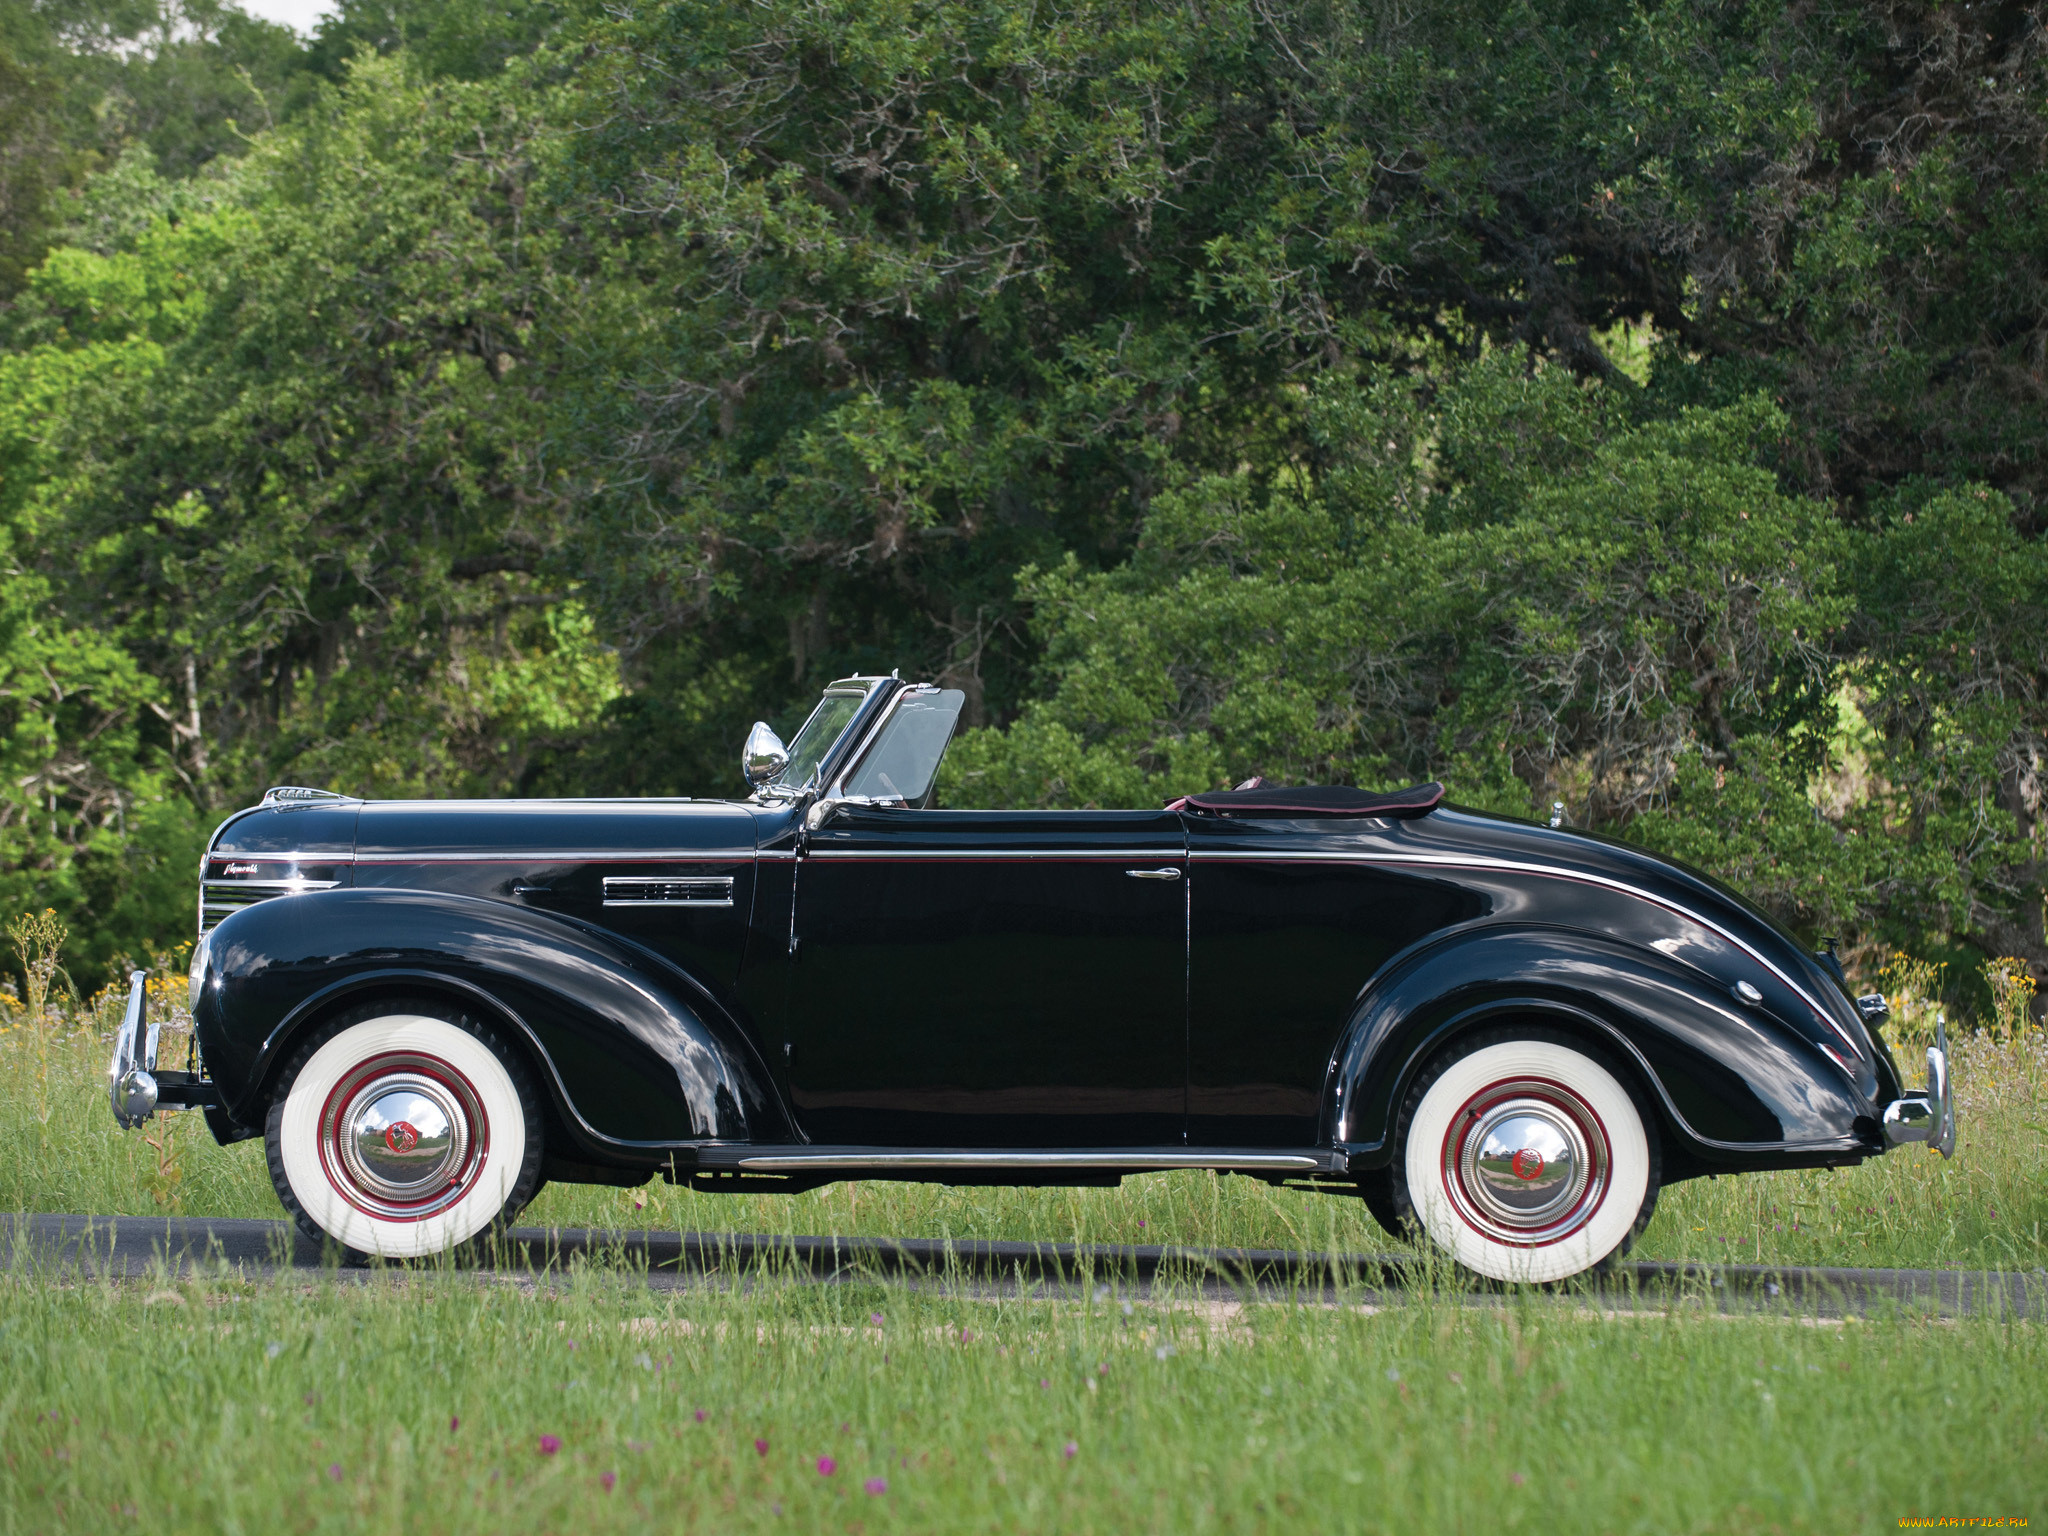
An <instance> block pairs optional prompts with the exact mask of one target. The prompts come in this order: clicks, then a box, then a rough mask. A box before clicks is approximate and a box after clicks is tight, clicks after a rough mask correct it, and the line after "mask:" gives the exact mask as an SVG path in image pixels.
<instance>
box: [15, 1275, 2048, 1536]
mask: <svg viewBox="0 0 2048 1536" xmlns="http://www.w3.org/2000/svg"><path fill="white" fill-rule="evenodd" d="M1459 1300H1460V1298H1459V1297H1458V1296H1457V1295H1456V1294H1455V1293H1451V1294H1444V1295H1439V1294H1437V1293H1434V1292H1432V1291H1429V1290H1427V1289H1424V1290H1422V1291H1420V1292H1418V1293H1416V1294H1414V1295H1413V1296H1411V1298H1410V1299H1409V1300H1407V1301H1406V1302H1404V1303H1402V1304H1400V1305H1398V1306H1395V1307H1392V1308H1390V1309H1388V1310H1384V1311H1379V1312H1373V1311H1369V1310H1365V1309H1362V1308H1359V1307H1357V1306H1340V1307H1326V1306H1322V1305H1289V1304H1284V1303H1282V1304H1253V1305H1248V1306H1243V1307H1237V1306H1230V1305H1217V1304H1214V1303H1206V1304H1205V1303H1198V1302H1196V1301H1195V1300H1194V1299H1193V1298H1190V1299H1189V1300H1188V1302H1187V1303H1186V1304H1183V1305H1180V1306H1175V1305H1171V1304H1165V1305H1161V1304H1145V1303H1140V1304H1137V1305H1134V1306H1133V1305H1126V1304H1123V1303H1122V1302H1121V1300H1120V1299H1119V1298H1118V1297H1117V1296H1116V1295H1114V1294H1112V1293H1109V1292H1108V1291H1107V1288H1104V1289H1102V1290H1099V1291H1096V1292H1093V1293H1090V1295H1089V1296H1088V1297H1086V1298H1084V1299H1080V1300H1075V1301H1061V1302H1044V1301H974V1300H966V1299H957V1298H948V1297H946V1296H943V1295H934V1294H930V1293H923V1294H920V1293H913V1292H906V1291H903V1290H900V1289H884V1288H882V1287H879V1286H866V1285H860V1284H852V1285H841V1286H830V1287H816V1286H813V1287H798V1286H785V1285H780V1284H776V1283H772V1282H768V1283H758V1282H757V1283H755V1284H752V1285H749V1286H746V1287H738V1286H734V1287H729V1288H717V1287H706V1288H703V1289H700V1290H697V1291H694V1292H686V1293H680V1294H678V1293H669V1294H666V1295H663V1296H660V1297H656V1296H651V1295H649V1294H648V1293H647V1292H646V1291H644V1290H643V1289H641V1288H640V1287H638V1286H637V1285H633V1284H631V1283H622V1282H621V1281H618V1280H614V1279H611V1278H608V1277H606V1276H604V1275H601V1274H586V1275H584V1276H583V1277H581V1278H580V1279H578V1280H577V1281H575V1282H574V1283H572V1284H571V1285H569V1286H568V1287H566V1288H565V1289H564V1290H562V1291H542V1292H539V1293H529V1292H525V1291H522V1290H521V1289H519V1288H517V1287H513V1286H502V1285H491V1284H476V1283H468V1282H463V1281H459V1280H453V1279H448V1278H444V1277H439V1276H435V1275H422V1276H411V1277H390V1276H374V1277H372V1278H370V1279H369V1280H368V1281H367V1282H365V1283H363V1284H360V1285H343V1286H319V1287H314V1288H312V1289H311V1290H307V1289H305V1288H303V1287H300V1286H295V1285H292V1284H290V1283H287V1282H282V1281H279V1282H269V1283H262V1284H257V1285H253V1286H252V1285H243V1284H238V1283H228V1282H225V1281H221V1282H212V1283H206V1282H192V1283H185V1284H177V1285H173V1284H168V1283H165V1282H162V1281H159V1282H156V1283H154V1284H150V1283H144V1284H141V1285H135V1284H112V1283H83V1284H72V1285H67V1286H52V1285H46V1284H42V1283H38V1280H37V1278H36V1277H34V1276H26V1275H19V1274H17V1275H14V1276H7V1277H0V1532H6V1533H11V1532H15V1531H31V1530H48V1529H73V1530H109V1529H112V1530H125V1529H131V1528H132V1529H139V1530H149V1531H160V1532H175V1531H186V1530H193V1531H199V1530H204V1531H248V1532H256V1531H267V1530H275V1529H284V1528H289V1529H292V1530H296V1531H314V1532H319V1531H360V1530H366V1529H378V1530H393V1531H399V1530H432V1531H445V1532H451V1533H452V1532H468V1531H477V1532H500V1531H557V1532H559V1531H577V1532H599V1531H608V1530H626V1529H643V1528H658V1529H661V1530H665V1531H681V1532H696V1531H719V1532H725V1531H749V1530H778V1531H780V1530H792V1531H812V1530H820V1529H827V1528H830V1529H834V1530H840V1529H844V1530H847V1531H850V1532H870V1531H872V1532H885V1531H892V1530H912V1529H943V1530H948V1531H955V1530H958V1531H1045V1530H1059V1531H1074V1532H1093V1531H1105V1532H1107V1531H1115V1532H1125V1531H1133V1530H1145V1531H1173V1532H1207V1531H1221V1530H1239V1529H1252V1530H1261V1529H1274V1530H1280V1529H1287V1530H1309V1531H1324V1530H1345V1531H1364V1532H1401V1533H1404V1536H1405V1533H1408V1532H1412V1531H1482V1530H1512V1529H1526V1530H1544V1529H1572V1530H1577V1529H1597V1530H1630V1531H1657V1532H1666V1531H1686V1532H1710V1531H1731V1532H1750V1531H1759V1530H1783V1531H1816V1532H1828V1533H1835V1532H1843V1531H1855V1530H1876V1529H1880V1528H1883V1529H1891V1528H1895V1525H1896V1522H1897V1521H1898V1520H1899V1519H1900V1518H1901V1517H1903V1516H1911V1515H1933V1516H1940V1515H2008V1516H2010V1515H2020V1516H2026V1515H2032V1514H2036V1513H2038V1512H2039V1511H2040V1510H2041V1505H2042V1498H2043V1494H2044V1492H2048V1340H2044V1333H2043V1329H2042V1328H2041V1327H2040V1326H2039V1325H2038V1324H2028V1323H2015V1322H2011V1321H2000V1320H1995V1319H1988V1318H1970V1319H1965V1320H1962V1321H1960V1322H1953V1323H1946V1324H1932V1323H1928V1322H1925V1321H1921V1320H1917V1319H1914V1318H1910V1317H1893V1318H1889V1319H1880V1320H1876V1321H1870V1322H1861V1323H1851V1324H1847V1325H1835V1326H1799V1325H1798V1324H1797V1322H1796V1320H1793V1319H1790V1318H1784V1319H1776V1318H1754V1317H1741V1318H1732V1319H1731V1318H1716V1317H1713V1316H1711V1315H1706V1314H1699V1313H1692V1312H1688V1311H1686V1310H1684V1309H1678V1310H1675V1311H1673V1312H1670V1313H1665V1314H1649V1315H1644V1316H1639V1317H1624V1318H1619V1319H1614V1318H1603V1317H1602V1316H1601V1315H1600V1314H1598V1313H1596V1312H1591V1311H1587V1310H1582V1309H1578V1308H1575V1307H1574V1306H1573V1305H1571V1304H1570V1303H1569V1301H1560V1300H1554V1299H1545V1300H1542V1301H1534V1300H1529V1299H1523V1300H1521V1301H1518V1302H1511V1303H1510V1304H1509V1305H1507V1306H1506V1307H1503V1308H1474V1307H1468V1306H1463V1305H1459V1304H1458V1303H1459Z"/></svg>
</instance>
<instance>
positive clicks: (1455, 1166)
mask: <svg viewBox="0 0 2048 1536" xmlns="http://www.w3.org/2000/svg"><path fill="white" fill-rule="evenodd" d="M1401 1119H1402V1126H1401V1134H1400V1140H1399V1144H1398V1148H1397V1151H1396V1154H1395V1162H1394V1166H1393V1167H1392V1168H1390V1169H1389V1170H1388V1184H1389V1185H1391V1186H1392V1188H1391V1189H1390V1190H1388V1193H1390V1194H1392V1196H1393V1204H1394V1207H1395V1211H1396V1213H1397V1215H1398V1217H1399V1218H1400V1219H1401V1220H1402V1221H1403V1224H1406V1225H1412V1226H1414V1227H1419V1228H1420V1229H1421V1232H1422V1234H1423V1235H1424V1236H1426V1237H1427V1238H1428V1240H1429V1242H1430V1243H1431V1245H1432V1246H1434V1247H1435V1248H1437V1249H1439V1250H1440V1251H1441V1252H1443V1253H1445V1254H1448V1255H1449V1256H1450V1257H1451V1258H1452V1259H1454V1260H1456V1261H1457V1262H1458V1263H1459V1264H1460V1265H1462V1266H1463V1267H1464V1268H1466V1269H1469V1270H1471V1271H1473V1272H1474V1273H1476V1274H1479V1275H1483V1276H1485V1277H1486V1278H1488V1279H1490V1280H1502V1281H1520V1282H1524V1283H1538V1284H1540V1283H1546V1282H1551V1281H1557V1280H1566V1279H1569V1278H1570V1277H1571V1276H1573V1275H1577V1274H1582V1273H1584V1272H1585V1271H1587V1270H1589V1269H1593V1268H1595V1267H1596V1266H1598V1265H1601V1264H1603V1263H1605V1262H1606V1261H1608V1260H1610V1259H1612V1258H1614V1257H1616V1256H1617V1255H1619V1254H1620V1253H1622V1252H1623V1251H1625V1250H1626V1248H1627V1247H1628V1245H1629V1243H1630V1242H1632V1241H1633V1240H1634V1239H1635V1237H1636V1236H1637V1234H1639V1233H1640V1232H1641V1231H1642V1229H1643V1228H1644V1227H1645V1226H1647V1225H1648V1224H1649V1220H1650V1216H1651V1213H1652V1212H1653V1211H1654V1210H1655V1208H1656V1201H1657V1184H1658V1175H1659V1171H1660V1170H1659V1154H1658V1146H1657V1139H1656V1129H1655V1125H1654V1123H1653V1122H1652V1121H1651V1119H1650V1117H1649V1116H1648V1115H1647V1114H1646V1113H1645V1111H1644V1109H1643V1107H1642V1106H1641V1105H1640V1103H1639V1102H1638V1100H1637V1098H1636V1096H1635V1095H1634V1094H1633V1093H1631V1092H1630V1090H1629V1087H1628V1085H1627V1084H1626V1083H1625V1082H1624V1081H1623V1080H1622V1078H1621V1077H1620V1075H1619V1073H1618V1071H1617V1070H1616V1069H1615V1068H1614V1067H1613V1066H1612V1065H1611V1064H1610V1063H1609V1062H1607V1061H1606V1060H1605V1059H1604V1058H1602V1057H1600V1056H1598V1055H1596V1054H1595V1053H1594V1052H1593V1051H1592V1050H1591V1049H1590V1048H1587V1047H1585V1046H1583V1045H1581V1044H1579V1043H1577V1042H1574V1041H1570V1040H1567V1039H1566V1038H1563V1037H1558V1036H1552V1035H1549V1034H1501V1033H1491V1034H1488V1035H1484V1036H1480V1037H1478V1038H1476V1039H1474V1040H1471V1041H1469V1042H1466V1043H1465V1044H1464V1045H1462V1046H1461V1047H1456V1048H1453V1050H1451V1051H1450V1052H1448V1053H1446V1055H1444V1056H1442V1057H1439V1058H1438V1059H1437V1061H1435V1062H1433V1063H1432V1064H1431V1065H1430V1067H1429V1068H1428V1069H1427V1070H1426V1071H1424V1073H1423V1074H1422V1076H1421V1077H1420V1078H1419V1079H1418V1081H1417V1082H1416V1084H1415V1086H1414V1087H1413V1088H1412V1089H1411V1090H1410V1093H1409V1095H1408V1098H1407V1102H1406V1103H1405V1104H1404V1106H1403V1113H1402V1117H1401Z"/></svg>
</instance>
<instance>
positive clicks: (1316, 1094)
mask: <svg viewBox="0 0 2048 1536" xmlns="http://www.w3.org/2000/svg"><path fill="white" fill-rule="evenodd" d="M1338 826H1339V830H1334V831H1333V830H1328V824H1322V825H1321V826H1319V825H1318V824H1316V823H1313V822H1289V821H1286V820H1279V819H1276V820H1270V821H1262V820H1238V819H1226V818H1221V817H1215V816H1199V817H1198V816H1190V817H1189V818H1188V831H1187V836H1188V846H1189V852H1190V855H1191V859H1192V870H1191V876H1192V886H1193V888H1192V890H1191V892H1190V895H1191V897H1192V900H1191V902H1190V905H1189V959H1188V977H1189V1007H1188V1137H1189V1140H1190V1141H1191V1142H1193V1143H1194V1144H1195V1145H1197V1146H1218V1147H1307V1146H1313V1145H1316V1144H1317V1143H1318V1142H1319V1141H1320V1140H1321V1138H1322V1135H1323V1128H1322V1109H1323V1103H1324V1097H1325V1095H1326V1094H1327V1092H1328V1090H1329V1086H1330V1081H1329V1074H1330V1066H1331V1060H1332V1056H1333V1053H1334V1052H1335V1050H1336V1048H1337V1043H1338V1040H1339V1039H1340V1038H1341V1037H1342V1035H1343V1032H1344V1026H1345V1024H1346V1023H1347V1022H1348V1021H1349V1019H1350V1017H1351V1014H1352V1011H1353V1009H1354V1008H1355V1007H1356V1005H1357V1001H1358V997H1359V994H1360V992H1361V991H1362V990H1363V988H1364V986H1365V984H1366V983H1367V982H1368V981H1369V980H1370V979H1371V978H1372V977H1373V975H1374V974H1375V973H1376V972H1378V971H1379V969H1380V968H1381V967H1382V966H1384V965H1385V964H1386V963H1387V961H1388V959H1389V958H1391V957H1392V956H1393V955H1395V954H1398V953H1399V952H1400V951H1401V950H1403V949H1404V948H1406V947H1407V946H1408V945H1410V944H1413V943H1415V942H1416V941H1418V940H1419V939H1421V938H1423V937H1424V936H1426V935H1428V934H1430V933H1433V932H1436V931H1437V930H1439V929H1441V928H1445V927H1448V926H1450V925H1452V924H1454V923H1459V922H1469V921H1471V920H1472V919H1474V918H1476V917H1478V916H1480V915H1481V914H1482V910H1483V909H1482V908H1481V907H1480V906H1479V905H1478V904H1477V902H1476V901H1475V898H1474V897H1473V896H1472V895H1471V893H1470V892H1469V891H1467V890H1465V889H1464V888H1462V887H1461V886H1459V885H1457V884H1455V883H1453V882H1450V881H1446V880H1442V879H1435V878H1431V877H1430V876H1428V875H1427V874H1425V873H1423V872H1420V871H1415V870H1405V869H1399V868H1390V867H1388V866H1384V865H1379V864H1376V863H1374V862H1373V860H1372V858H1371V856H1370V855H1371V845H1370V844H1369V843H1367V842H1365V841H1364V840H1363V839H1361V838H1359V837H1357V836H1356V835H1354V834H1352V833H1350V832H1349V831H1348V830H1344V829H1342V824H1341V823H1340V824H1338Z"/></svg>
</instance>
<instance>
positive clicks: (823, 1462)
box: [818, 1456, 839, 1477]
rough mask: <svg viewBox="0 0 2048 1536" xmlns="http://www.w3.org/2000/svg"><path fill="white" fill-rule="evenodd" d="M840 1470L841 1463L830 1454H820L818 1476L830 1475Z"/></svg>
mask: <svg viewBox="0 0 2048 1536" xmlns="http://www.w3.org/2000/svg"><path fill="white" fill-rule="evenodd" d="M838 1470H839V1463H838V1462H836V1461H834V1460H833V1459H832V1458H831V1457H830V1456H820V1457H819V1458H818V1476H820V1477H830V1476H831V1475H832V1474H833V1473H834V1472H837V1471H838Z"/></svg>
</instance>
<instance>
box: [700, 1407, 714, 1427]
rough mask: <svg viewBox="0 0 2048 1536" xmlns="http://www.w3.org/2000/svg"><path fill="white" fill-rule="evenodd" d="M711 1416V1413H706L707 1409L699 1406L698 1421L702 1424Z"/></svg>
mask: <svg viewBox="0 0 2048 1536" xmlns="http://www.w3.org/2000/svg"><path fill="white" fill-rule="evenodd" d="M710 1417H711V1415H710V1414H708V1413H706V1412H705V1411H704V1410H703V1409H702V1408H699V1409H698V1410H697V1422H698V1423H699V1424H702V1423H703V1422H704V1421H705V1420H706V1419H708V1418H710Z"/></svg>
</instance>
